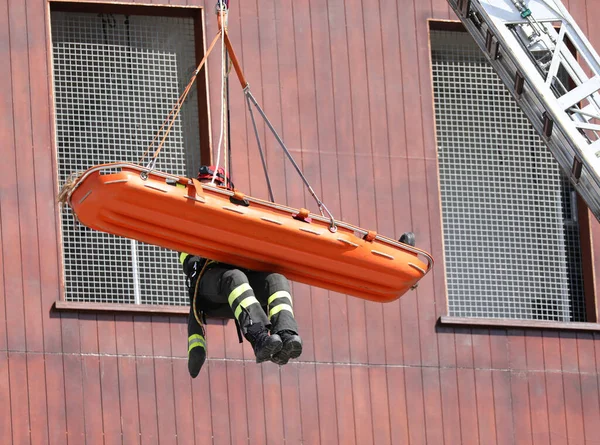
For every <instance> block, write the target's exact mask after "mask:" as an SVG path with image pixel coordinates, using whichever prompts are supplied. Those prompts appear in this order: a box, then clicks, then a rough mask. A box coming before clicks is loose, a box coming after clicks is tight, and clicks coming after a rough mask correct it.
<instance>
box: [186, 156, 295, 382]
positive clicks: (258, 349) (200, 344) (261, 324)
mask: <svg viewBox="0 0 600 445" xmlns="http://www.w3.org/2000/svg"><path fill="white" fill-rule="evenodd" d="M214 172H215V168H214V167H213V166H202V167H200V172H199V174H198V179H199V180H200V181H201V182H210V181H211V180H212V178H213V175H214ZM215 182H216V183H217V185H219V186H223V187H227V188H228V189H233V184H232V183H231V181H230V180H229V177H227V176H226V175H225V173H224V171H223V169H222V168H219V169H218V170H217V175H216V178H215ZM179 259H180V262H181V264H182V265H183V271H184V273H185V275H186V277H187V280H186V283H187V286H188V290H189V296H190V315H189V320H188V370H189V372H190V375H191V376H192V378H195V377H196V376H197V375H198V373H199V372H200V369H201V368H202V365H203V364H204V361H205V360H206V338H205V332H204V329H203V326H202V323H201V318H200V314H205V315H208V316H212V317H219V318H233V319H235V321H236V325H237V327H238V332H240V333H241V334H242V335H243V336H244V337H245V338H246V340H248V341H249V342H250V344H251V345H252V348H253V350H254V354H255V356H256V362H257V363H262V362H265V361H268V360H271V361H272V362H273V363H276V364H278V365H285V364H286V363H288V361H289V360H290V359H294V358H297V357H299V356H300V354H301V353H302V339H301V338H300V336H299V335H298V324H297V323H296V320H295V318H294V311H293V306H292V295H291V292H290V284H289V282H288V280H287V279H286V278H285V277H284V276H283V275H281V274H277V273H268V272H258V271H253V270H249V269H242V268H239V267H236V266H233V265H230V264H223V263H218V262H216V261H212V260H210V259H207V258H201V257H198V256H194V255H189V254H187V253H181V254H180V256H179ZM194 300H195V301H194ZM240 341H241V336H240Z"/></svg>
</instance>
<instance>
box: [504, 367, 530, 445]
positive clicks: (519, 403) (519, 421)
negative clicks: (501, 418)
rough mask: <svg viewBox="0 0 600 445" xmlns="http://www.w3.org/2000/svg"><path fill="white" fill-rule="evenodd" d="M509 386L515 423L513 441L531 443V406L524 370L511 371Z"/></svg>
mask: <svg viewBox="0 0 600 445" xmlns="http://www.w3.org/2000/svg"><path fill="white" fill-rule="evenodd" d="M510 388H511V397H512V410H513V418H514V425H515V429H514V431H515V442H517V443H523V444H531V443H533V442H532V439H533V438H532V433H531V408H530V401H529V388H528V382H527V374H526V373H524V372H511V374H510Z"/></svg>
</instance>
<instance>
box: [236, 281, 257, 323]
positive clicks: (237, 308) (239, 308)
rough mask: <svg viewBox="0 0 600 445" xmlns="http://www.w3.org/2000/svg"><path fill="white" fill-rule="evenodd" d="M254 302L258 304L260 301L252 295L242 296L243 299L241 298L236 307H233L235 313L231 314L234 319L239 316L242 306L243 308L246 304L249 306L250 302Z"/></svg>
mask: <svg viewBox="0 0 600 445" xmlns="http://www.w3.org/2000/svg"><path fill="white" fill-rule="evenodd" d="M248 287H250V286H248ZM254 303H256V304H260V303H259V302H258V300H257V299H256V298H255V297H254V296H250V297H246V298H244V299H243V300H242V301H241V302H240V304H239V305H238V307H236V308H235V313H234V314H233V315H234V316H235V319H236V320H237V319H238V317H239V316H240V314H241V313H242V308H243V307H248V306H250V305H251V304H254ZM238 321H239V320H238Z"/></svg>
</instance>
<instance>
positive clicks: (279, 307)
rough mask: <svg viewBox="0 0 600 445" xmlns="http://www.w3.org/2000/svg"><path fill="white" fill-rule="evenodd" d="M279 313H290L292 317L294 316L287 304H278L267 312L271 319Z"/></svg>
mask: <svg viewBox="0 0 600 445" xmlns="http://www.w3.org/2000/svg"><path fill="white" fill-rule="evenodd" d="M281 311H290V312H291V313H292V315H294V311H293V310H292V306H290V305H289V304H278V305H277V306H275V307H274V308H271V310H270V311H269V318H271V317H272V316H273V315H275V314H277V313H279V312H281Z"/></svg>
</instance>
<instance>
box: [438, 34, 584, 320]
mask: <svg viewBox="0 0 600 445" xmlns="http://www.w3.org/2000/svg"><path fill="white" fill-rule="evenodd" d="M431 50H432V61H433V85H434V98H435V113H436V123H437V138H438V159H439V172H440V188H441V199H442V215H443V230H444V243H445V260H446V276H447V283H448V299H449V315H451V316H457V317H489V318H509V319H531V320H556V321H585V300H584V295H583V278H582V267H581V254H580V240H579V225H578V222H577V207H576V199H575V198H576V195H575V191H574V190H573V188H572V187H571V186H570V184H569V183H568V180H566V179H564V177H563V176H562V175H561V173H560V171H559V167H558V164H557V163H556V162H555V160H554V159H553V157H552V155H551V154H550V152H549V151H548V150H547V148H546V147H545V146H544V145H543V143H542V142H541V140H540V138H539V137H538V136H537V134H536V133H535V132H534V130H533V128H532V127H531V125H530V123H529V122H528V121H527V119H526V118H525V116H524V115H523V113H522V112H521V111H520V110H519V108H518V107H517V106H516V104H515V103H514V100H513V99H512V97H511V96H510V94H509V93H508V92H507V91H506V89H505V87H504V85H503V84H502V83H501V81H500V79H499V78H498V77H497V75H496V74H495V73H494V71H493V69H492V68H491V66H490V65H489V64H488V63H487V62H486V60H485V58H484V56H483V55H482V54H481V52H480V50H479V48H478V47H477V46H476V44H475V43H474V42H473V40H472V39H471V37H470V36H469V35H468V34H466V33H461V32H443V31H432V34H431Z"/></svg>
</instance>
